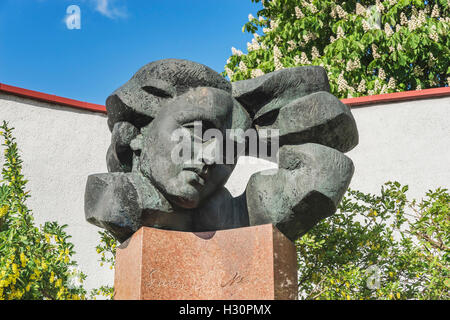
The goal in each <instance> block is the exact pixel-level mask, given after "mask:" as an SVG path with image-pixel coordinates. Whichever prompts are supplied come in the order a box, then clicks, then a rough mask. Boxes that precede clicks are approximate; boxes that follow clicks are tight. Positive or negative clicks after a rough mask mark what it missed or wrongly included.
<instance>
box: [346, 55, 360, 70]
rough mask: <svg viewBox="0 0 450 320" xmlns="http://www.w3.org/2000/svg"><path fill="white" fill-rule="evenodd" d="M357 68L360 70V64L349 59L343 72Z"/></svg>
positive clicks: (356, 60)
mask: <svg viewBox="0 0 450 320" xmlns="http://www.w3.org/2000/svg"><path fill="white" fill-rule="evenodd" d="M359 68H361V62H360V61H359V59H358V58H356V59H355V60H352V59H350V60H348V61H347V66H346V67H345V70H346V71H353V70H356V69H359Z"/></svg>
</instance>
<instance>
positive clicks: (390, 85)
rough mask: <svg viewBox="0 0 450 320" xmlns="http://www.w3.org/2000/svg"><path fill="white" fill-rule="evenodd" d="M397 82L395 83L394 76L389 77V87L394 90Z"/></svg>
mask: <svg viewBox="0 0 450 320" xmlns="http://www.w3.org/2000/svg"><path fill="white" fill-rule="evenodd" d="M396 85H397V84H396V83H395V78H394V77H390V78H389V82H388V86H387V87H388V89H392V90H394V89H395V87H396Z"/></svg>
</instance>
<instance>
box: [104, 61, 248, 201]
mask: <svg viewBox="0 0 450 320" xmlns="http://www.w3.org/2000/svg"><path fill="white" fill-rule="evenodd" d="M106 108H107V111H108V125H109V127H110V129H111V131H112V142H111V146H110V148H109V150H108V153H107V164H108V170H109V171H110V172H117V171H119V172H136V171H137V172H139V173H141V174H143V176H145V177H146V178H147V179H148V180H149V181H150V182H151V183H152V184H153V185H154V186H155V187H157V188H158V189H159V191H161V192H162V193H163V194H164V196H166V197H167V199H168V200H169V201H170V202H172V203H173V204H175V205H177V206H180V207H183V208H195V207H197V206H198V205H199V203H200V202H201V201H202V200H203V199H205V198H206V197H207V196H208V195H211V194H212V193H213V192H214V191H215V190H217V189H218V187H219V186H222V185H223V184H224V183H225V181H226V179H227V178H228V177H229V175H230V174H231V171H232V170H233V168H234V165H224V164H218V163H216V162H214V160H212V159H209V158H207V157H203V156H204V154H197V155H196V156H197V158H196V159H195V160H197V163H195V164H193V163H192V162H191V163H186V161H185V162H180V161H174V159H173V157H172V155H173V153H174V150H176V149H177V148H180V146H182V145H183V143H184V144H196V145H203V146H204V147H208V148H209V149H211V146H214V145H215V144H216V143H218V144H219V146H220V145H222V146H223V149H222V151H221V152H223V150H225V143H224V142H223V141H222V138H223V137H225V136H226V129H230V128H240V129H242V130H244V131H245V130H247V129H248V128H249V127H250V125H251V120H250V118H249V115H248V113H247V111H245V109H244V108H243V107H242V106H241V105H240V103H239V102H237V100H235V99H234V98H233V97H232V94H231V84H230V83H229V82H228V81H227V80H226V79H225V78H223V77H222V76H221V75H219V74H218V73H217V72H215V71H214V70H212V69H210V68H208V67H206V66H204V65H201V64H198V63H195V62H191V61H187V60H177V59H166V60H159V61H155V62H152V63H149V64H148V65H146V66H144V67H142V68H141V69H140V70H139V71H138V72H137V73H136V74H135V75H134V76H133V77H132V78H131V79H130V80H129V81H128V82H127V83H125V84H124V85H123V86H122V87H120V88H119V89H117V90H116V91H115V92H113V93H112V94H111V95H110V96H109V97H108V99H107V101H106ZM198 124H200V125H201V127H202V129H203V131H200V133H198V132H196V130H195V129H194V126H195V125H198ZM180 129H184V130H185V131H186V132H190V133H194V135H193V137H192V138H190V139H189V140H188V142H186V140H183V142H182V143H181V145H180V141H179V139H174V136H173V134H174V133H177V132H178V133H179V131H180ZM207 129H217V130H218V132H220V133H221V134H220V136H221V137H217V138H216V139H210V138H205V137H204V136H203V132H204V131H205V130H207ZM177 130H178V131H177ZM193 131H194V132H193ZM216 132H217V131H216ZM175 138H176V137H175ZM211 138H212V137H211ZM133 141H134V142H133ZM132 144H134V146H133V147H132ZM198 156H200V157H198ZM183 158H186V154H184V155H183Z"/></svg>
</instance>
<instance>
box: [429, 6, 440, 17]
mask: <svg viewBox="0 0 450 320" xmlns="http://www.w3.org/2000/svg"><path fill="white" fill-rule="evenodd" d="M439 16H440V13H439V7H438V5H437V4H435V5H434V7H433V11H431V17H432V18H439Z"/></svg>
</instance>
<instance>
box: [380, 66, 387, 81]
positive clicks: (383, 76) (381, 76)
mask: <svg viewBox="0 0 450 320" xmlns="http://www.w3.org/2000/svg"><path fill="white" fill-rule="evenodd" d="M378 78H380V79H381V80H385V79H386V73H385V72H384V69H383V68H380V69H379V70H378Z"/></svg>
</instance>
